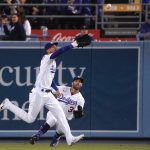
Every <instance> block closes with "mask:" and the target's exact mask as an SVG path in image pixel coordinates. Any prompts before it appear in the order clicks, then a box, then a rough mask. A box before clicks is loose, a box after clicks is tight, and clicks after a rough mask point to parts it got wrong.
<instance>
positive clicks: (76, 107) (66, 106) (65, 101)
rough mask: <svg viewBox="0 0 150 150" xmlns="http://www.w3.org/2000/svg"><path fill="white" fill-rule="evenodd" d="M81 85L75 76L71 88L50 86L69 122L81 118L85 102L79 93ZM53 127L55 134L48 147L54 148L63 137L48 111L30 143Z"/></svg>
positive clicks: (79, 78)
mask: <svg viewBox="0 0 150 150" xmlns="http://www.w3.org/2000/svg"><path fill="white" fill-rule="evenodd" d="M82 84H83V78H81V77H79V76H77V77H74V79H73V81H72V86H71V87H69V86H58V87H56V86H55V85H53V86H52V87H53V88H54V89H55V90H56V92H55V93H54V94H55V95H56V97H57V100H58V101H59V104H60V106H61V107H62V109H63V111H64V113H65V116H66V118H67V120H71V119H73V118H81V117H82V116H83V107H84V103H85V100H84V98H83V96H82V94H81V93H80V88H81V87H82ZM53 126H55V127H56V134H55V135H54V137H53V140H52V142H51V144H50V146H52V147H53V146H56V145H57V144H58V143H59V139H60V137H61V136H62V135H63V132H62V131H61V128H59V124H58V120H57V119H56V118H55V117H54V116H53V114H52V113H51V112H50V111H49V112H48V113H47V119H46V122H45V123H44V124H43V125H42V126H41V127H40V129H39V131H38V132H37V133H36V134H34V135H33V136H32V137H31V139H30V143H31V144H34V143H35V141H38V140H39V139H40V137H41V136H42V135H43V134H44V133H46V132H47V131H48V130H49V129H50V128H51V127H53Z"/></svg>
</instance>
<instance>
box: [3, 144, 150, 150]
mask: <svg viewBox="0 0 150 150" xmlns="http://www.w3.org/2000/svg"><path fill="white" fill-rule="evenodd" d="M50 149H52V150H150V145H148V144H137V145H135V144H98V143H96V144H95V143H93V144H91V143H90V144H89V143H87V144H85V143H84V144H75V145H73V146H67V145H66V144H60V145H58V146H57V147H55V148H51V147H49V145H48V144H36V145H30V144H0V150H50Z"/></svg>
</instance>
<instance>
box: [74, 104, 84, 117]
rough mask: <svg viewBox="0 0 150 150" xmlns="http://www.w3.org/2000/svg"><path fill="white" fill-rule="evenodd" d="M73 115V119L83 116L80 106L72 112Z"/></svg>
mask: <svg viewBox="0 0 150 150" xmlns="http://www.w3.org/2000/svg"><path fill="white" fill-rule="evenodd" d="M73 115H74V117H75V118H81V117H82V116H83V115H84V112H83V109H82V107H81V106H80V105H78V110H74V111H73Z"/></svg>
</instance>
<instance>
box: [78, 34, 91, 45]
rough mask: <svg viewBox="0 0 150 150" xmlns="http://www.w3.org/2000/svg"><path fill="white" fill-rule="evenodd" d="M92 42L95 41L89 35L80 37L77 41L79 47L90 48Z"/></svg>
mask: <svg viewBox="0 0 150 150" xmlns="http://www.w3.org/2000/svg"><path fill="white" fill-rule="evenodd" d="M92 40H93V39H92V37H91V36H90V35H88V34H85V35H83V36H81V37H79V38H78V39H76V41H77V44H78V47H84V46H88V45H90V44H91V42H92Z"/></svg>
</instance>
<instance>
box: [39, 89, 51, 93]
mask: <svg viewBox="0 0 150 150" xmlns="http://www.w3.org/2000/svg"><path fill="white" fill-rule="evenodd" d="M41 91H42V92H46V93H49V92H51V90H50V89H41Z"/></svg>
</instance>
